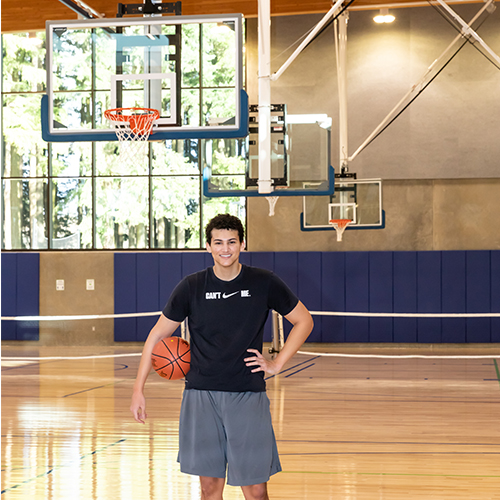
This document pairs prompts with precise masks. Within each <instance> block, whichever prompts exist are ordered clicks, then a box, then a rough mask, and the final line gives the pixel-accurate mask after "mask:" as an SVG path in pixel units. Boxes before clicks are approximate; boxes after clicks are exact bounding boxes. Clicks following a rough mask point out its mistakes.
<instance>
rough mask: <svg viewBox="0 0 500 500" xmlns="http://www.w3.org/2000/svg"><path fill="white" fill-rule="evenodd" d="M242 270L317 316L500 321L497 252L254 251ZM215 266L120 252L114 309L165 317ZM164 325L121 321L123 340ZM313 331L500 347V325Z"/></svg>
mask: <svg viewBox="0 0 500 500" xmlns="http://www.w3.org/2000/svg"><path fill="white" fill-rule="evenodd" d="M241 261H242V262H244V263H245V264H248V265H252V266H257V267H262V268H265V269H269V270H271V271H274V272H275V273H276V274H277V275H278V276H280V277H281V278H282V279H283V280H284V281H285V282H286V283H287V284H288V286H289V287H290V288H291V289H292V290H293V291H294V292H295V293H297V295H298V296H299V298H300V299H301V300H302V302H304V304H305V305H306V306H307V307H308V308H309V309H310V310H312V311H347V312H374V313H375V312H380V313H393V312H397V313H417V312H419V313H441V312H445V313H446V312H448V313H453V312H454V313H467V312H469V313H470V312H500V251H497V250H494V251H447V252H440V251H435V252H245V253H243V254H242V255H241ZM211 264H212V258H211V256H210V255H209V254H208V253H203V252H172V253H169V252H163V253H162V252H158V253H136V254H132V253H117V254H115V310H116V312H117V313H118V312H138V311H141V312H143V311H159V310H161V309H162V308H163V306H164V305H165V303H166V301H167V299H168V297H169V295H170V293H171V292H172V290H173V288H174V287H175V285H176V284H177V283H178V282H179V281H180V279H181V278H182V277H183V276H186V275H187V274H190V273H193V272H196V271H198V270H201V269H204V268H205V267H207V266H209V265H211ZM155 321H156V318H142V319H131V320H129V319H123V320H120V319H117V320H116V322H115V326H116V330H115V339H116V340H117V341H126V340H136V341H142V340H144V339H145V338H146V336H147V334H148V331H149V329H150V327H151V326H152V325H153V324H154V322H155ZM284 323H285V333H288V332H289V330H290V326H289V325H288V323H287V322H286V321H285V322H284ZM314 323H315V327H314V330H313V332H312V334H311V336H310V337H309V339H308V341H309V342H389V343H390V342H398V343H415V342H420V343H440V342H445V343H451V342H453V343H463V342H486V343H488V342H499V341H500V318H491V319H490V318H467V319H466V318H405V317H398V318H385V317H353V316H315V317H314ZM270 339H271V322H270V321H268V322H267V323H266V328H265V340H266V341H269V340H270Z"/></svg>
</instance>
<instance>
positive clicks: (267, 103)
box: [257, 0, 273, 193]
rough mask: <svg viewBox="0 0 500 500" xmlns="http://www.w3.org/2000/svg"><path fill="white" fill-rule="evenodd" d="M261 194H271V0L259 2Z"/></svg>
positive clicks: (259, 182) (260, 0)
mask: <svg viewBox="0 0 500 500" xmlns="http://www.w3.org/2000/svg"><path fill="white" fill-rule="evenodd" d="M258 9H259V10H258V17H259V40H258V54H259V115H258V116H259V180H258V181H257V185H258V189H259V193H271V192H272V190H273V186H272V180H271V0H259V3H258Z"/></svg>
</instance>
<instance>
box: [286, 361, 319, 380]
mask: <svg viewBox="0 0 500 500" xmlns="http://www.w3.org/2000/svg"><path fill="white" fill-rule="evenodd" d="M315 364H316V363H311V364H310V365H308V366H304V368H301V369H300V370H297V371H296V372H293V373H290V374H289V375H285V378H288V377H291V376H292V375H295V374H296V373H299V372H301V371H302V370H307V368H311V366H314V365H315Z"/></svg>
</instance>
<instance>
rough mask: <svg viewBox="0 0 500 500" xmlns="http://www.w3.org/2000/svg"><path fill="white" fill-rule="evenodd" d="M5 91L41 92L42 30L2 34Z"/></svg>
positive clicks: (43, 53)
mask: <svg viewBox="0 0 500 500" xmlns="http://www.w3.org/2000/svg"><path fill="white" fill-rule="evenodd" d="M2 49H3V57H2V67H3V91H4V92H43V91H45V87H46V81H47V75H46V73H45V32H39V33H13V34H5V35H2Z"/></svg>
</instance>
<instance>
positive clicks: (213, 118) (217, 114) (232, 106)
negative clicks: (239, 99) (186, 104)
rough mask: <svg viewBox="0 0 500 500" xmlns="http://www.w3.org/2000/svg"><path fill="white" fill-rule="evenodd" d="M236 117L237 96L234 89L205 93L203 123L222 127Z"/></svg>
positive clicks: (213, 90) (214, 90)
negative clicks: (221, 125)
mask: <svg viewBox="0 0 500 500" xmlns="http://www.w3.org/2000/svg"><path fill="white" fill-rule="evenodd" d="M235 116H236V94H235V91H234V89H212V90H204V91H203V121H204V122H205V123H207V124H211V125H220V124H223V123H224V122H226V121H228V120H230V119H231V118H234V117H235Z"/></svg>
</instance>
